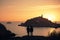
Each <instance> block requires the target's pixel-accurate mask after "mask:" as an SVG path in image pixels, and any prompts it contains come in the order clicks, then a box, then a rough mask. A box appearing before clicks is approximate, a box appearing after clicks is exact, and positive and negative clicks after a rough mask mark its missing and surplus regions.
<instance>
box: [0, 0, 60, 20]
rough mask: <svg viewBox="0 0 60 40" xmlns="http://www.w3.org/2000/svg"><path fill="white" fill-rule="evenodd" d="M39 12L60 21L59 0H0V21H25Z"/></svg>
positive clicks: (38, 14)
mask: <svg viewBox="0 0 60 40" xmlns="http://www.w3.org/2000/svg"><path fill="white" fill-rule="evenodd" d="M41 14H43V16H44V17H45V18H49V17H50V16H52V17H51V18H52V20H53V19H54V21H60V0H0V21H25V20H27V19H29V18H33V17H37V16H40V15H41ZM49 15H50V16H49Z"/></svg>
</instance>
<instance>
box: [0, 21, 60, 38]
mask: <svg viewBox="0 0 60 40" xmlns="http://www.w3.org/2000/svg"><path fill="white" fill-rule="evenodd" d="M0 23H2V24H3V25H5V27H6V29H7V30H9V31H11V32H12V33H15V34H16V36H18V37H22V36H25V35H27V30H26V27H24V26H18V25H19V24H21V23H22V22H11V23H7V22H0ZM53 30H55V31H56V32H57V33H58V32H60V28H57V29H55V28H50V27H34V28H33V35H34V36H48V35H49V34H50V33H52V32H53Z"/></svg>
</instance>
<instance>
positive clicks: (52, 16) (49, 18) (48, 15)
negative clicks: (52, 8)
mask: <svg viewBox="0 0 60 40" xmlns="http://www.w3.org/2000/svg"><path fill="white" fill-rule="evenodd" d="M43 17H44V18H47V19H48V20H50V21H55V15H53V14H52V13H46V14H44V16H43Z"/></svg>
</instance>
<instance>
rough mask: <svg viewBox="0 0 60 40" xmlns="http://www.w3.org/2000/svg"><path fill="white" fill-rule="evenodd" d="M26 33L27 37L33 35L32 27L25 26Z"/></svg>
mask: <svg viewBox="0 0 60 40" xmlns="http://www.w3.org/2000/svg"><path fill="white" fill-rule="evenodd" d="M27 33H28V36H30V35H31V36H32V35H33V27H32V26H27Z"/></svg>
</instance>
